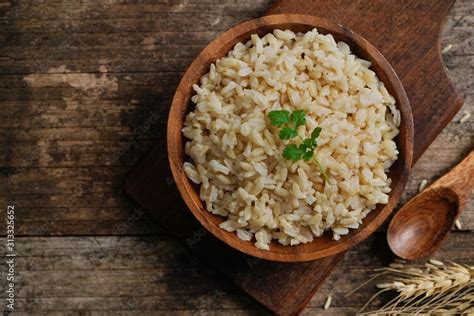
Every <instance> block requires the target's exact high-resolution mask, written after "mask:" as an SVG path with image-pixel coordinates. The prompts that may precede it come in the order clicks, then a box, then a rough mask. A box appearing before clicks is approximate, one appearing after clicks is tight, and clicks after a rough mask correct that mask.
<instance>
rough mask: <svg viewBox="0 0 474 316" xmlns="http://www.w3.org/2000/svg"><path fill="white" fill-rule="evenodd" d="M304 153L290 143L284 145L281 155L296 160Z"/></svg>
mask: <svg viewBox="0 0 474 316" xmlns="http://www.w3.org/2000/svg"><path fill="white" fill-rule="evenodd" d="M303 154H304V151H303V150H302V149H301V148H299V147H298V146H296V144H290V145H288V146H286V147H285V149H284V150H283V157H284V158H285V159H288V160H292V161H298V160H300V159H301V155H303Z"/></svg>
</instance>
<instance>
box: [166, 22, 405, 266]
mask: <svg viewBox="0 0 474 316" xmlns="http://www.w3.org/2000/svg"><path fill="white" fill-rule="evenodd" d="M315 27H316V28H317V29H318V31H319V32H320V33H324V34H328V33H330V34H332V35H333V36H334V38H335V39H336V40H342V41H344V42H346V43H347V44H349V46H350V47H351V50H352V52H353V53H354V54H356V55H357V56H359V57H362V58H364V59H367V60H369V61H371V62H372V67H371V69H372V70H374V71H375V72H376V73H377V76H378V77H379V79H380V80H381V81H382V82H384V83H385V86H386V88H387V90H388V91H389V92H390V94H391V95H393V96H394V98H395V99H396V101H397V107H398V109H399V110H400V113H401V117H402V120H401V125H400V134H399V136H397V138H396V139H395V141H396V143H397V146H398V150H399V151H400V154H399V158H398V160H397V161H396V163H395V164H394V165H393V166H392V167H391V169H390V172H389V176H390V178H391V179H392V185H391V188H392V191H391V193H390V198H389V202H388V204H386V205H378V207H377V208H376V209H375V210H373V211H372V212H370V213H369V215H368V216H367V217H366V218H365V219H364V220H363V224H362V225H361V226H360V227H359V229H357V230H351V232H350V233H349V234H348V235H346V236H342V237H341V239H340V240H339V241H335V240H332V239H331V236H330V235H331V234H329V233H326V234H324V235H323V236H322V237H319V238H315V240H314V241H313V242H311V243H307V244H300V245H297V246H283V245H280V244H279V243H277V242H274V241H272V243H271V244H270V250H269V251H264V250H260V249H258V248H256V247H255V246H254V245H253V242H248V241H243V240H241V239H239V238H238V237H237V235H236V234H235V233H229V232H226V231H225V230H223V229H221V228H220V227H219V224H220V223H221V222H222V221H224V218H223V217H220V216H217V215H213V214H211V213H209V212H208V211H207V210H206V209H205V206H204V204H203V202H202V201H201V200H200V198H199V190H198V187H197V186H196V185H194V184H193V183H192V182H191V181H190V180H189V179H188V178H187V177H186V174H185V173H184V170H183V163H184V162H185V153H184V143H185V139H184V136H183V134H182V133H181V129H182V128H183V122H184V119H185V116H186V114H187V113H189V111H191V110H192V109H193V107H194V105H193V104H192V102H191V101H190V98H191V96H192V95H193V94H194V92H193V89H192V85H193V84H195V83H198V82H199V79H200V78H201V76H202V75H204V74H205V73H207V72H208V71H209V67H210V64H211V63H213V62H215V61H216V60H217V59H219V58H222V57H224V56H225V55H226V54H227V53H228V52H229V50H231V49H232V48H233V47H234V45H235V44H236V43H237V42H245V41H247V40H249V39H250V35H251V34H254V33H257V34H259V35H264V34H266V33H269V32H272V31H273V30H274V29H290V30H292V31H294V32H306V31H309V30H311V29H313V28H315ZM167 142H168V158H169V162H170V166H171V170H172V172H173V177H174V180H175V181H176V185H177V187H178V189H179V192H180V193H181V196H182V197H183V199H184V201H185V202H186V204H187V206H188V207H189V209H190V210H191V212H192V213H193V214H194V216H195V217H196V218H197V220H198V221H199V222H200V223H201V224H202V225H203V226H204V227H205V228H206V229H207V230H208V231H210V232H211V233H212V234H213V235H214V236H216V237H217V238H219V239H220V240H222V241H223V242H225V243H226V244H228V245H229V246H231V247H233V248H235V249H237V250H239V251H242V252H244V253H246V254H249V255H251V256H255V257H258V258H262V259H267V260H272V261H284V262H297V261H308V260H314V259H318V258H322V257H326V256H330V255H334V254H337V253H339V252H342V251H345V250H347V249H349V248H350V247H352V246H354V245H355V244H357V243H358V242H360V241H362V240H364V239H365V238H367V237H368V236H369V235H370V234H371V233H373V232H374V231H375V230H376V229H377V227H379V226H380V225H381V224H382V223H383V221H384V220H385V219H386V218H387V216H388V215H389V214H390V212H391V211H392V209H393V207H394V206H395V205H396V203H397V201H398V200H399V198H400V196H401V194H402V192H403V190H404V187H405V184H406V182H407V178H408V172H409V170H410V168H411V164H412V156H413V118H412V114H411V108H410V105H409V101H408V98H407V96H406V93H405V90H404V89H403V87H402V84H401V82H400V80H399V79H398V77H397V75H396V74H395V71H394V70H393V69H392V67H391V66H390V64H389V63H388V62H387V60H386V59H385V58H384V57H383V56H382V54H381V53H380V52H379V51H378V50H377V49H376V48H375V47H374V46H372V45H371V44H370V43H369V42H368V41H367V40H366V39H364V38H363V37H362V36H360V35H358V34H356V33H354V32H352V31H350V30H349V29H347V28H345V27H343V26H341V25H338V24H336V23H333V22H330V21H327V20H324V19H321V18H317V17H313V16H307V15H298V14H280V15H271V16H265V17H262V18H259V19H255V20H251V21H248V22H244V23H242V24H239V25H237V26H235V27H233V28H231V29H230V30H228V31H227V32H225V33H224V34H222V35H220V36H219V37H218V38H217V39H215V40H214V41H213V42H212V43H211V44H209V45H208V46H207V47H206V48H205V49H204V50H203V51H202V52H201V53H200V54H199V55H198V56H197V58H196V59H195V60H194V61H193V62H192V63H191V65H190V66H189V68H188V69H187V71H186V72H185V74H184V75H183V78H182V79H181V82H180V83H179V86H178V88H177V90H176V93H175V95H174V98H173V102H172V105H171V109H170V113H169V118H168V139H167Z"/></svg>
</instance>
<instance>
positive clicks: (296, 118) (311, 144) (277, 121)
mask: <svg viewBox="0 0 474 316" xmlns="http://www.w3.org/2000/svg"><path fill="white" fill-rule="evenodd" d="M305 115H306V113H305V112H304V110H296V111H293V112H292V113H290V112H288V111H285V110H280V111H271V112H270V113H268V117H269V118H270V122H271V124H272V125H273V126H276V127H282V129H281V130H280V132H279V133H278V137H280V139H281V140H290V139H292V138H295V137H299V138H300V139H301V143H300V144H299V145H297V144H288V145H286V147H285V149H284V150H283V157H284V158H285V159H287V160H291V161H298V160H300V159H303V160H304V161H310V160H311V159H314V161H315V162H316V164H317V165H318V168H319V171H320V172H321V174H322V176H323V178H324V181H326V182H327V181H328V177H327V175H326V172H325V171H324V168H323V166H322V165H321V164H320V163H319V161H318V159H317V158H316V157H315V156H314V151H315V150H316V147H318V141H317V140H318V137H319V134H320V133H321V130H322V128H321V127H316V128H315V129H314V130H313V131H312V132H311V137H307V138H303V137H301V136H300V135H299V134H298V127H300V126H303V125H304V124H305V123H306V118H305Z"/></svg>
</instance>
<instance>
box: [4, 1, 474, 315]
mask: <svg viewBox="0 0 474 316" xmlns="http://www.w3.org/2000/svg"><path fill="white" fill-rule="evenodd" d="M270 3H271V1H269V0H257V1H252V0H238V1H231V0H223V1H212V0H206V1H199V0H182V1H179V0H159V1H152V0H143V1H140V0H130V1H128V0H107V1H105V0H104V1H100V2H99V1H92V0H81V1H74V0H43V1H9V0H0V125H1V132H0V185H1V186H0V202H1V203H0V204H1V212H2V214H1V216H2V218H4V213H5V211H6V205H7V204H14V205H15V210H16V253H17V266H16V273H17V284H16V286H17V287H16V290H17V293H16V298H17V300H16V309H17V311H20V312H24V313H33V312H35V313H56V314H63V313H67V314H70V315H75V314H81V315H93V314H110V315H117V312H122V313H121V314H124V315H125V314H126V315H129V314H130V315H131V314H137V315H143V314H163V315H164V314H170V313H172V314H179V315H190V314H195V313H199V314H203V315H221V314H222V313H226V314H231V315H247V314H262V313H265V312H266V311H265V310H264V309H263V308H262V307H260V306H259V305H258V304H257V303H255V302H254V301H252V300H251V299H250V298H248V297H247V296H246V295H244V294H242V293H241V292H240V291H239V290H238V289H236V288H235V287H234V286H233V285H232V284H231V283H230V282H228V281H226V280H223V279H222V278H220V276H219V275H218V274H217V273H216V272H214V271H213V270H211V269H209V268H207V267H206V266H205V265H204V264H202V263H201V262H199V261H198V260H197V259H195V258H194V257H193V256H191V255H190V254H189V253H188V251H187V250H186V249H185V248H184V247H183V246H181V245H180V244H179V243H177V242H176V241H174V240H172V239H171V238H169V237H167V235H166V234H165V233H164V231H163V230H162V229H160V228H159V227H158V226H157V225H155V224H154V223H153V222H152V221H151V219H150V217H149V216H147V214H145V213H144V212H143V211H142V210H140V209H138V208H136V207H135V206H134V205H132V204H131V203H130V202H129V201H128V200H127V199H126V198H125V197H124V195H123V194H122V191H121V190H122V189H121V187H122V182H123V178H124V175H125V173H126V172H127V171H128V170H129V169H130V168H131V167H132V166H133V165H134V164H135V162H136V161H137V159H138V158H140V156H142V155H143V154H144V153H145V151H146V150H147V149H148V148H150V146H151V144H152V143H154V142H157V141H158V140H159V139H162V138H163V136H164V128H165V121H166V113H167V109H168V107H169V104H170V99H171V97H172V95H173V92H174V89H175V87H176V85H177V82H178V80H179V78H180V76H181V73H182V72H183V70H184V69H185V67H186V66H187V65H188V64H189V63H190V62H191V60H192V59H193V58H194V56H196V55H197V53H198V52H199V51H200V50H201V49H202V48H203V47H204V46H205V45H206V44H207V43H208V42H210V41H211V40H212V39H213V38H215V37H216V35H217V34H219V33H221V32H223V31H225V30H226V29H228V28H229V27H231V26H232V25H235V24H237V23H239V22H241V21H244V20H247V19H250V18H254V17H258V16H260V15H262V14H263V12H264V11H265V10H266V9H267V8H268V7H269V5H270ZM473 34H474V2H473V1H471V0H458V1H457V2H456V4H455V6H454V7H453V9H452V11H451V13H450V15H449V19H448V21H447V23H446V26H445V28H444V33H443V36H442V47H443V48H444V53H443V57H444V60H445V63H446V66H447V68H448V71H449V74H450V75H451V77H452V79H453V80H454V81H455V83H456V86H457V87H458V88H459V89H460V90H461V91H462V92H463V94H464V95H465V98H466V101H465V105H464V107H463V109H462V110H461V112H460V113H459V114H458V115H457V116H456V117H455V118H454V120H453V121H452V122H451V123H450V124H449V125H448V127H447V128H446V129H445V130H444V132H443V133H442V134H441V135H440V136H439V137H438V138H437V140H436V141H435V142H434V143H433V144H432V145H431V147H430V148H429V150H428V151H427V152H426V153H425V154H424V155H423V157H422V158H421V159H420V161H419V162H418V163H417V164H416V166H415V168H414V170H413V173H412V176H411V180H410V182H409V184H408V187H407V190H406V194H405V195H404V198H403V200H406V198H408V197H410V196H412V195H413V194H414V193H415V192H416V190H417V187H418V185H419V183H420V182H421V181H422V180H423V179H427V180H428V181H429V182H432V181H433V180H434V179H436V178H437V177H439V176H440V175H442V174H443V173H444V172H446V171H447V170H449V168H451V167H452V166H454V165H455V164H456V163H457V162H458V161H460V160H461V159H462V157H463V156H464V155H465V154H466V153H467V152H468V151H469V150H470V149H471V148H473V143H474V142H473V140H474V116H473V117H472V118H470V119H469V120H468V121H467V122H465V123H463V124H460V123H459V119H460V118H461V116H462V115H463V113H464V112H465V111H468V112H474V94H473V89H472V87H473V84H474V74H473V68H474V49H473V42H474V36H473ZM414 45H416V43H414ZM427 80H430V79H429V78H427ZM473 114H474V113H473ZM3 221H4V220H3V219H2V222H3ZM461 222H462V225H463V228H462V231H455V232H453V233H452V234H451V236H450V238H449V240H448V241H447V242H446V243H445V245H444V246H443V248H442V249H441V250H440V251H439V252H438V253H437V254H436V256H435V257H437V258H440V259H444V260H446V259H449V260H456V261H459V262H466V263H471V264H472V263H474V249H473V244H474V233H473V232H472V231H473V230H474V200H473V199H472V198H471V200H470V201H469V203H468V204H467V206H466V208H465V210H464V213H463V215H462V217H461ZM5 229H6V227H5V225H0V234H1V235H3V236H4V235H5ZM383 231H384V229H382V230H381V231H380V232H378V233H377V234H375V235H374V236H373V237H371V238H370V239H369V240H368V241H366V242H364V243H362V244H361V245H359V246H357V247H356V248H354V249H353V250H351V251H349V252H348V253H347V254H346V256H345V259H344V260H343V261H342V262H341V264H340V265H339V266H338V268H337V269H336V270H335V271H334V272H333V273H332V274H331V276H330V277H329V279H328V280H327V281H326V282H325V284H324V285H323V287H322V288H321V290H320V291H319V292H318V293H317V294H316V295H315V297H314V298H313V299H312V300H311V302H310V303H309V305H308V307H307V308H306V309H305V310H304V311H303V314H304V315H316V314H323V313H324V314H326V315H330V314H338V315H342V314H353V313H354V312H355V311H357V310H358V308H359V307H360V306H361V305H362V304H363V302H364V301H365V300H367V299H368V298H369V297H370V296H371V294H372V293H373V292H374V291H373V289H372V287H368V288H367V289H366V290H364V291H361V292H359V293H356V294H354V295H353V296H351V297H349V298H345V297H344V294H345V293H347V292H348V291H349V290H350V289H352V288H353V287H354V286H356V285H357V284H359V283H361V282H362V281H363V280H364V279H365V278H366V277H367V276H368V274H369V273H370V269H371V268H375V267H380V266H382V265H385V264H387V263H388V262H389V260H390V258H391V256H390V254H389V252H388V250H387V246H386V244H385V241H384V240H385V237H384V232H383ZM4 247H5V243H4V242H2V243H0V253H3V252H4V251H5V248H4ZM5 272H6V267H5V265H4V264H2V265H1V267H0V273H1V275H0V278H1V279H0V285H1V288H2V293H1V294H0V297H1V303H0V308H1V309H2V310H3V309H4V304H5V300H4V298H5V292H4V289H5V285H6V284H5ZM328 294H332V295H333V304H332V307H331V308H330V309H329V310H328V311H326V312H324V311H323V310H322V308H321V306H322V304H323V302H324V300H325V298H326V296H327V295H328Z"/></svg>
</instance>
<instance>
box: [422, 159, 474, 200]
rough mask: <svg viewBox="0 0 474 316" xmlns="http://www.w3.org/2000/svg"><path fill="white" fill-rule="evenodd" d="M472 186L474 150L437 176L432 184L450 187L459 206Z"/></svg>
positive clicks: (467, 195)
mask: <svg viewBox="0 0 474 316" xmlns="http://www.w3.org/2000/svg"><path fill="white" fill-rule="evenodd" d="M473 186H474V150H471V152H470V153H469V154H468V155H467V157H466V158H464V159H463V160H462V161H461V162H460V163H459V164H458V165H457V166H456V167H454V168H453V169H451V171H449V172H448V173H447V174H445V175H444V176H442V177H441V178H439V179H438V180H437V181H436V182H435V183H433V185H432V186H431V187H432V188H435V187H445V188H450V189H451V190H452V191H454V193H456V195H457V196H458V198H459V204H460V206H463V205H464V203H465V202H466V201H467V199H468V197H469V194H470V193H471V190H472V188H473Z"/></svg>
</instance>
